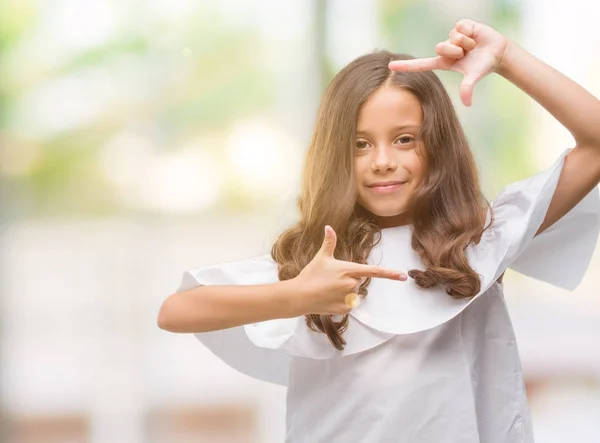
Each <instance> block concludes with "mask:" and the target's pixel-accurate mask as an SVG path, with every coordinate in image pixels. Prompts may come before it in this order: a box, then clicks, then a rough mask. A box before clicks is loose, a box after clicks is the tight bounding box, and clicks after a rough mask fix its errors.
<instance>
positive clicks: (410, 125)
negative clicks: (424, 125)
mask: <svg viewBox="0 0 600 443" xmlns="http://www.w3.org/2000/svg"><path fill="white" fill-rule="evenodd" d="M420 127H421V125H412V124H408V125H400V126H394V127H393V128H392V130H391V131H392V132H398V131H402V130H405V129H418V128H420ZM356 134H357V135H360V134H365V135H370V133H369V131H365V130H361V129H358V130H357V131H356Z"/></svg>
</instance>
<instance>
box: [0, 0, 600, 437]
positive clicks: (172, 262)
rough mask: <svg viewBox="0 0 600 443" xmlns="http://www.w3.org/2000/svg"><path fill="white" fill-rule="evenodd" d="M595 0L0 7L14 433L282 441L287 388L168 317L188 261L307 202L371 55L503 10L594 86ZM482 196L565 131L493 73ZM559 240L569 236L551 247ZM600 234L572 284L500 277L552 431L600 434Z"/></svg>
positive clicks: (211, 0) (248, 236) (208, 257)
mask: <svg viewBox="0 0 600 443" xmlns="http://www.w3.org/2000/svg"><path fill="white" fill-rule="evenodd" d="M599 5H600V4H599V3H597V2H596V3H594V2H587V1H586V0H569V1H566V0H563V1H558V0H557V1H548V0H477V1H475V0H454V1H452V2H448V1H445V0H413V1H409V0H404V1H399V0H352V1H348V0H347V1H342V0H287V1H285V2H282V1H276V0H220V1H217V0H196V1H193V0H145V1H142V0H120V1H116V0H45V1H34V0H2V2H0V185H1V187H0V199H1V206H0V211H1V212H0V291H1V292H0V295H1V299H0V300H1V305H0V313H1V328H2V329H1V340H0V342H1V355H2V359H1V366H0V377H1V379H0V380H1V389H2V392H1V394H2V395H1V412H2V413H1V415H0V419H1V423H0V424H1V435H0V439H1V441H2V442H7V443H41V442H44V443H59V442H60V443H83V442H86V443H88V442H89V443H159V442H160V443H163V442H169V443H188V442H190V443H191V442H206V443H220V442H228V443H238V442H240V443H241V442H244V443H258V442H260V443H275V442H281V441H283V435H284V415H285V402H284V401H285V391H284V389H283V388H281V387H278V386H274V385H269V384H266V383H262V382H259V381H256V380H253V379H250V378H248V377H246V376H243V375H240V374H238V373H236V372H235V371H233V370H232V369H230V368H228V367H227V366H225V365H224V364H223V363H221V362H220V361H219V360H217V359H216V358H215V357H213V356H212V355H211V354H210V353H209V352H208V351H207V350H206V349H205V348H203V346H202V345H201V344H200V343H199V342H198V341H196V339H195V338H194V337H193V336H191V335H176V334H170V333H167V332H164V331H161V330H159V329H158V327H157V326H156V314H157V312H158V309H159V307H160V304H161V303H162V301H163V300H164V299H165V298H166V297H167V296H168V295H169V294H171V293H172V292H174V291H175V289H176V288H177V287H178V286H179V283H180V279H181V275H182V273H183V271H184V270H186V269H189V268H193V267H198V266H203V265H207V264H212V263H219V262H226V261H235V260H239V259H244V258H248V257H251V256H254V255H258V254H262V253H265V252H268V251H269V248H270V244H271V243H272V241H273V240H274V239H275V237H276V236H277V234H278V233H279V232H280V231H281V230H282V229H283V228H284V227H285V226H286V225H287V224H288V223H290V222H291V221H293V220H294V219H295V217H296V212H295V200H294V199H295V196H296V195H297V192H298V188H299V175H300V169H301V166H302V159H303V155H304V152H305V149H306V147H307V144H308V141H309V138H310V135H311V130H312V127H313V124H314V119H315V113H316V109H317V106H318V103H319V100H320V95H321V93H322V92H323V89H324V87H325V86H326V85H327V83H328V81H329V80H330V79H331V78H332V76H333V75H334V74H335V73H336V72H337V71H338V70H339V69H340V68H341V67H343V66H344V65H345V64H346V63H348V62H349V61H350V60H352V59H353V58H355V57H357V56H359V55H362V54H364V53H366V52H369V51H371V50H373V49H376V48H386V49H390V50H393V51H398V52H407V53H410V54H412V55H414V56H418V57H424V56H431V55H434V49H435V44H436V43H437V42H438V41H442V40H445V39H446V38H447V33H448V31H449V30H450V29H451V28H452V27H453V26H454V24H455V22H456V21H457V20H458V19H460V18H462V17H470V18H473V19H476V20H479V21H482V22H484V23H487V24H490V25H492V26H493V27H495V28H496V29H498V30H499V31H501V32H503V33H504V34H505V35H507V36H508V37H510V38H512V39H513V40H515V41H516V42H517V43H519V44H520V45H522V46H524V47H525V48H526V49H527V50H529V51H530V52H532V53H534V54H535V55H536V56H537V57H539V58H541V59H542V60H544V61H546V62H547V63H550V64H551V65H552V66H554V67H556V68H558V69H559V70H561V71H562V72H564V73H565V74H567V75H569V76H570V77H571V78H573V79H575V80H576V81H577V82H579V83H580V84H581V85H583V86H584V87H585V88H587V89H588V90H589V91H590V92H592V93H593V94H595V95H596V96H597V97H600V55H599V54H600V32H599V31H598V28H597V20H598V18H600V6H599ZM438 75H439V76H440V77H441V78H442V81H443V82H444V84H445V85H446V86H447V88H448V90H449V93H450V95H451V97H452V99H453V100H454V102H455V104H456V107H457V110H458V112H459V115H460V118H461V121H462V122H463V124H464V126H465V128H466V132H467V134H468V136H469V140H470V141H471V143H472V148H473V150H474V152H475V154H476V157H477V161H478V164H479V166H480V170H481V178H482V181H483V187H484V190H485V193H486V196H487V197H488V199H493V198H494V197H495V195H496V194H497V193H498V192H499V191H500V190H501V189H502V188H503V187H504V186H505V185H507V184H508V183H510V182H512V181H515V180H519V179H522V178H525V177H527V176H529V175H532V174H534V173H536V172H539V171H541V170H543V169H545V168H547V167H549V166H550V165H551V164H552V163H553V162H554V160H555V158H556V157H557V156H558V155H559V153H560V152H562V151H563V150H564V149H567V148H570V147H572V146H573V140H572V138H571V136H570V135H569V133H568V132H567V131H566V130H564V129H563V128H562V127H561V126H560V124H558V123H557V122H556V121H555V120H554V119H553V118H552V117H551V116H549V115H548V114H547V113H546V112H545V111H544V110H543V109H542V108H541V107H540V106H539V105H537V104H536V103H535V102H533V101H532V100H531V99H529V98H528V97H527V96H526V95H525V94H524V93H523V92H521V91H519V90H518V89H517V88H515V87H514V86H513V85H512V84H510V83H509V82H507V81H505V80H504V79H502V78H501V77H499V76H490V77H487V78H486V79H484V80H483V81H482V82H481V83H480V84H479V85H478V86H477V87H476V89H475V93H474V105H473V106H472V107H471V108H465V107H464V106H462V105H461V104H460V100H459V99H458V85H459V82H460V75H458V74H456V73H444V72H440V73H438ZM558 252H559V251H557V253H558ZM599 275H600V250H598V252H597V254H596V256H595V258H594V260H593V261H592V264H591V265H590V269H589V270H588V272H587V275H586V277H585V279H584V281H583V283H582V284H581V285H580V286H579V287H578V288H577V289H576V290H575V291H573V292H567V291H562V290H559V289H557V288H554V287H552V286H550V285H547V284H543V283H540V282H537V281H535V280H532V279H528V278H525V277H523V276H520V275H518V274H516V273H514V272H509V273H507V275H506V278H505V282H506V296H507V299H508V303H509V308H510V310H511V313H512V315H513V320H514V326H515V330H516V333H517V338H518V340H519V343H520V350H521V355H522V360H523V366H524V370H525V373H526V377H527V389H528V395H529V399H530V406H531V410H532V415H533V422H534V426H535V433H536V437H537V441H538V442H541V443H554V442H565V441H577V442H598V441H600V426H599V425H598V423H599V422H598V419H599V418H600V291H599V290H598V286H599V284H600V277H599Z"/></svg>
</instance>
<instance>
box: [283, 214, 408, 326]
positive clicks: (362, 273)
mask: <svg viewBox="0 0 600 443" xmlns="http://www.w3.org/2000/svg"><path fill="white" fill-rule="evenodd" d="M336 242H337V236H336V234H335V231H334V230H333V228H331V227H330V226H326V227H325V238H324V239H323V244H322V245H321V249H320V250H319V252H317V254H316V255H315V257H314V258H313V259H312V261H311V262H310V263H309V264H308V265H306V267H305V268H304V269H303V270H302V271H301V272H300V274H298V276H297V277H295V278H294V279H293V280H294V281H295V283H296V285H297V288H298V293H299V294H300V295H301V297H302V300H301V303H302V311H303V312H304V313H305V314H342V315H343V314H347V313H348V312H350V310H351V309H352V308H353V307H354V306H353V305H352V303H349V304H346V303H347V301H348V299H347V298H346V297H347V296H348V294H352V293H354V294H356V292H357V291H358V287H359V286H360V284H361V281H362V279H363V278H366V277H375V278H388V279H391V280H400V281H406V279H407V277H406V274H404V273H402V272H400V271H393V270H390V269H385V268H382V267H379V266H373V265H363V264H360V263H354V262H348V261H343V260H337V259H335V258H334V255H333V254H334V251H335V246H336ZM354 297H356V296H354ZM354 297H350V298H354Z"/></svg>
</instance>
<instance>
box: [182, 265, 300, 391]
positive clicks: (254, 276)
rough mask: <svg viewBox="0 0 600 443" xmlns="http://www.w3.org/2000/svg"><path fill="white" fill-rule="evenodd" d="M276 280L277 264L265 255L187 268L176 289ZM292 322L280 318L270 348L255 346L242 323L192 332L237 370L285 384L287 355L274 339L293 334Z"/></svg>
mask: <svg viewBox="0 0 600 443" xmlns="http://www.w3.org/2000/svg"><path fill="white" fill-rule="evenodd" d="M277 281H278V277H277V265H276V264H275V263H274V262H273V261H272V260H271V258H270V256H268V255H265V256H259V257H254V258H251V259H248V260H241V261H236V262H231V263H224V264H216V265H210V266H204V267H199V268H193V269H190V270H187V271H185V272H184V274H183V277H182V280H181V284H180V285H179V288H178V289H177V291H176V292H183V291H187V290H189V289H192V288H194V287H197V286H210V285H252V284H269V283H275V282H277ZM265 323H267V322H265ZM296 324H297V319H286V320H284V321H282V324H281V327H280V328H279V330H278V331H277V332H278V333H277V334H274V335H273V336H272V337H271V338H272V342H271V343H270V344H271V345H272V346H271V347H263V346H256V345H255V344H254V343H253V342H252V341H251V340H250V338H249V337H248V335H247V334H246V330H245V327H244V326H238V327H234V328H229V329H223V330H220V331H211V332H202V333H195V334H194V336H195V337H196V338H197V339H198V340H199V341H200V342H201V343H202V344H203V345H204V346H206V347H207V348H208V349H209V350H210V351H211V352H212V353H213V354H214V355H215V356H217V357H218V358H219V359H221V360H222V361H223V362H225V363H226V364H227V365H229V366H230V367H232V368H233V369H235V370H237V371H238V372H241V373H243V374H246V375H248V376H250V377H253V378H256V379H259V380H263V381H266V382H270V383H275V384H279V385H284V386H286V385H287V379H288V373H289V365H290V355H288V354H286V353H283V352H279V351H278V350H277V347H278V346H277V344H276V342H278V343H279V344H282V343H284V342H285V340H286V339H287V338H289V337H290V336H291V335H293V332H294V329H295V327H296Z"/></svg>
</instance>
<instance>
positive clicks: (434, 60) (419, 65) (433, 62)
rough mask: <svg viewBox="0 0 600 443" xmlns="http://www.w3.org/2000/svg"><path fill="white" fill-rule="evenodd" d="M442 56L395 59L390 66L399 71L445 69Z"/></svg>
mask: <svg viewBox="0 0 600 443" xmlns="http://www.w3.org/2000/svg"><path fill="white" fill-rule="evenodd" d="M441 62H442V59H441V57H428V58H415V59H410V60H394V61H391V62H390V63H389V64H388V68H390V69H391V70H392V71H397V72H422V71H431V70H433V69H443V67H442V65H441Z"/></svg>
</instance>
